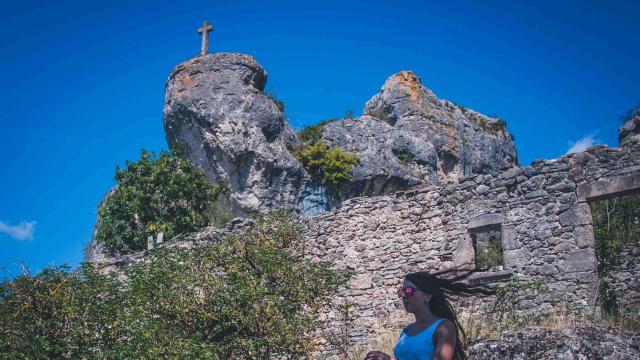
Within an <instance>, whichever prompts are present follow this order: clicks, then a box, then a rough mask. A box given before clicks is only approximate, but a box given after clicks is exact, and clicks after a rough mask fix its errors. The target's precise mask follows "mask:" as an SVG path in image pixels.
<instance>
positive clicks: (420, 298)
mask: <svg viewBox="0 0 640 360" xmlns="http://www.w3.org/2000/svg"><path fill="white" fill-rule="evenodd" d="M476 271H478V270H474V271H469V272H465V273H464V274H462V275H457V276H456V275H454V274H456V273H459V272H460V271H459V270H456V269H451V270H445V271H441V272H437V273H433V274H430V273H428V272H415V273H410V274H407V275H406V276H405V278H404V283H403V285H402V289H400V290H398V295H399V296H400V297H401V298H402V304H403V305H404V308H405V310H406V311H407V312H410V313H412V314H413V315H414V316H415V322H414V323H412V324H409V325H407V326H405V328H404V329H403V330H402V333H401V334H400V338H399V339H398V342H397V343H396V346H395V348H394V349H393V354H394V357H395V358H396V359H398V360H409V359H411V360H413V359H416V360H432V359H437V360H464V359H466V358H467V355H466V354H465V352H464V350H463V343H462V341H461V335H462V337H464V329H463V328H462V326H460V323H459V322H458V317H457V316H456V313H455V311H454V310H453V308H452V307H451V304H450V299H449V297H450V296H457V297H460V296H462V297H466V296H471V295H475V294H483V295H491V294H493V293H494V291H493V290H492V289H490V288H488V287H487V286H485V285H469V284H466V283H463V282H462V281H463V280H465V279H466V278H468V277H469V275H471V274H472V273H474V272H476ZM448 275H454V276H452V277H450V276H448ZM390 359H391V357H390V356H389V355H387V354H385V353H383V352H380V351H372V352H369V353H368V354H367V355H366V356H365V360H390Z"/></svg>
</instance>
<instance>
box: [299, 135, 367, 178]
mask: <svg viewBox="0 0 640 360" xmlns="http://www.w3.org/2000/svg"><path fill="white" fill-rule="evenodd" d="M294 155H295V156H296V157H298V158H299V159H300V161H302V164H303V166H304V167H305V169H307V170H308V171H309V172H310V173H311V174H312V175H313V176H315V177H317V178H318V179H320V182H321V183H323V184H326V185H339V184H342V183H346V182H349V181H351V179H352V175H351V170H352V169H353V165H355V164H357V163H358V162H359V161H360V159H359V158H358V157H357V156H355V155H351V154H349V153H347V152H345V151H342V150H341V149H340V148H333V149H329V148H328V147H327V146H326V145H325V144H324V142H322V141H318V142H316V143H315V144H311V145H309V146H307V147H305V148H303V149H301V150H299V151H296V152H295V154H294Z"/></svg>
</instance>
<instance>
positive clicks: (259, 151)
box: [164, 53, 306, 212]
mask: <svg viewBox="0 0 640 360" xmlns="http://www.w3.org/2000/svg"><path fill="white" fill-rule="evenodd" d="M266 81H267V73H266V72H265V71H264V69H263V68H262V67H261V66H260V65H259V64H258V63H257V62H256V61H255V59H254V58H253V57H251V56H248V55H242V54H230V53H219V54H213V55H205V56H199V57H196V58H194V59H191V60H189V61H186V62H184V63H182V64H180V65H178V66H176V67H175V68H174V69H173V71H172V72H171V75H170V76H169V79H168V81H167V88H166V97H165V105H164V126H165V131H166V135H167V141H168V143H169V145H170V146H171V147H175V146H177V145H179V146H181V147H182V148H183V150H184V152H185V153H186V155H187V157H188V158H189V159H190V160H191V162H192V163H193V164H195V165H196V166H198V167H199V168H201V169H202V170H203V171H204V172H205V174H206V175H207V177H208V178H209V180H210V181H212V182H215V183H223V184H226V185H227V186H228V187H229V189H230V190H231V197H232V198H233V200H235V202H236V203H237V205H238V207H239V208H240V209H242V210H244V211H250V212H253V211H258V210H264V209H269V208H280V207H291V205H292V204H295V203H296V202H297V199H298V197H299V196H300V192H301V189H302V188H303V182H304V181H303V180H304V178H305V177H306V173H305V172H304V169H303V168H302V166H301V165H300V163H299V162H298V160H296V158H294V157H293V155H291V153H290V152H289V151H288V150H287V147H288V146H292V145H293V144H294V143H295V141H296V140H295V136H294V134H293V132H292V131H291V128H290V127H289V125H288V124H287V122H286V120H285V117H284V114H283V113H282V112H281V111H280V109H278V106H277V105H276V103H275V102H274V101H273V100H272V99H271V98H270V97H268V96H267V95H266V94H265V93H264V92H263V89H264V86H265V84H266Z"/></svg>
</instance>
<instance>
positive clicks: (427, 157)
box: [164, 53, 518, 213]
mask: <svg viewBox="0 0 640 360" xmlns="http://www.w3.org/2000/svg"><path fill="white" fill-rule="evenodd" d="M266 79H267V74H266V72H265V71H264V69H263V68H262V67H261V66H260V65H258V63H256V61H255V60H254V58H253V57H251V56H248V55H242V54H230V53H220V54H214V55H205V56H199V57H197V58H194V59H191V60H189V61H186V62H184V63H182V64H180V65H178V66H177V67H176V68H175V69H174V70H173V71H172V72H171V75H170V76H169V80H168V81H167V89H166V99H165V107H164V125H165V130H166V134H167V140H168V142H169V144H170V145H171V146H172V147H174V146H175V145H180V146H181V147H182V148H183V149H184V151H185V152H186V155H187V156H188V158H189V159H190V160H191V161H192V162H193V163H194V164H195V165H196V166H198V167H200V168H201V169H203V171H204V172H205V173H206V174H207V177H208V178H209V180H210V181H212V182H216V183H225V184H228V186H229V188H230V190H231V197H232V199H233V200H234V201H235V203H236V204H237V206H238V208H240V209H241V210H242V211H244V212H256V211H259V212H263V211H268V210H270V209H274V208H295V209H298V210H301V211H302V212H306V213H313V212H317V211H318V210H328V209H330V208H332V207H335V206H337V205H339V204H340V203H341V202H342V201H343V200H345V199H347V198H351V197H354V196H361V195H378V194H383V193H388V192H393V191H399V190H404V189H407V188H410V187H412V186H416V185H422V184H440V183H443V182H455V181H457V179H458V177H460V176H462V175H466V174H471V173H486V172H492V171H496V170H501V169H506V168H510V167H514V166H518V159H517V156H516V151H515V148H514V144H513V140H512V137H511V135H510V134H509V133H508V132H507V130H506V126H505V124H504V123H503V122H501V121H500V120H498V119H493V118H489V117H486V116H484V115H481V114H479V113H477V112H474V111H471V110H468V109H466V108H463V107H460V106H457V105H454V104H453V103H451V102H448V101H446V100H440V99H438V98H437V97H436V96H435V95H434V94H433V93H432V92H431V91H430V90H429V89H427V88H425V87H424V86H423V85H422V83H421V81H420V79H419V78H417V77H416V76H415V75H414V74H413V73H411V72H406V71H403V72H400V73H398V74H396V75H393V76H392V77H390V78H389V79H388V80H387V81H386V82H385V84H384V86H383V87H382V90H381V92H380V93H378V94H377V95H375V96H374V97H373V98H372V99H371V100H370V101H369V102H368V103H367V104H366V106H365V112H366V113H367V114H368V115H364V116H361V117H359V118H357V119H348V120H344V121H335V122H332V123H329V124H327V125H325V126H324V128H323V132H322V140H323V141H324V142H325V143H326V144H327V145H328V146H330V147H339V148H341V149H343V150H345V151H347V152H350V153H354V154H355V155H357V156H358V157H359V158H360V163H359V164H358V165H356V166H355V167H354V168H353V181H352V182H351V183H349V184H344V185H343V186H339V187H332V188H325V187H324V186H322V185H321V184H319V183H318V182H317V180H314V179H312V178H311V177H310V176H309V175H308V174H307V172H306V171H305V170H304V169H303V168H302V166H301V164H300V162H299V161H298V160H297V159H296V158H295V157H294V156H293V155H292V154H291V152H290V151H289V149H292V148H294V147H295V146H296V144H297V140H296V138H295V136H294V134H293V132H292V131H291V128H290V127H289V125H288V124H287V122H286V121H285V117H284V114H283V113H282V112H281V111H280V110H279V109H278V107H277V105H276V104H275V102H274V101H273V100H272V99H271V98H269V97H268V96H267V95H265V94H264V93H263V89H264V86H265V83H266Z"/></svg>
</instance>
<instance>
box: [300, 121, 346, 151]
mask: <svg viewBox="0 0 640 360" xmlns="http://www.w3.org/2000/svg"><path fill="white" fill-rule="evenodd" d="M334 121H338V119H329V120H323V121H320V122H319V123H317V124H315V125H309V126H305V127H304V128H302V130H300V131H299V132H298V134H297V135H298V140H300V142H302V143H303V144H305V145H310V144H315V143H317V142H318V141H320V140H322V130H323V129H324V126H325V125H327V124H329V123H332V122H334Z"/></svg>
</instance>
